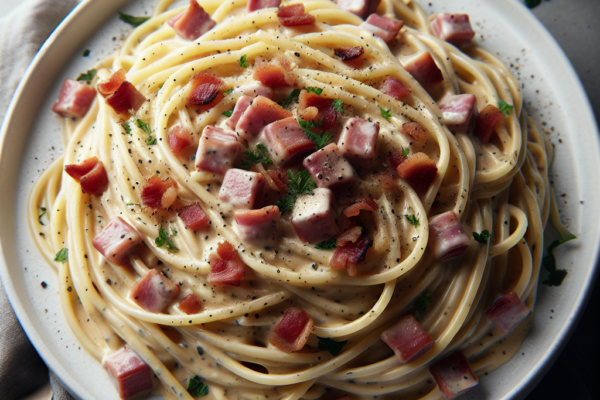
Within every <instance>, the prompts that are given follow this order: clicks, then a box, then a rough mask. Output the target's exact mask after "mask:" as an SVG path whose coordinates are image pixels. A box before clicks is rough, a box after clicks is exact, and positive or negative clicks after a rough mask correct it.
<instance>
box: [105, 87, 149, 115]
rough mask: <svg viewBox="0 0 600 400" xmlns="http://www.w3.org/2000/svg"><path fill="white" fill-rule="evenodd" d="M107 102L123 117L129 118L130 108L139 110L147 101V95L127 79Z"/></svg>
mask: <svg viewBox="0 0 600 400" xmlns="http://www.w3.org/2000/svg"><path fill="white" fill-rule="evenodd" d="M106 102H107V103H108V105H109V106H111V107H112V109H113V110H115V112H116V113H117V114H119V115H120V116H121V118H124V119H127V118H129V110H133V111H137V110H139V109H140V107H141V106H142V104H144V103H145V102H146V97H145V96H144V95H143V94H141V93H140V92H139V91H138V90H137V89H136V88H135V86H133V85H132V84H131V83H130V82H128V81H125V82H123V83H122V84H121V86H119V88H118V89H117V91H116V92H115V93H114V94H113V95H112V96H110V97H108V98H107V99H106Z"/></svg>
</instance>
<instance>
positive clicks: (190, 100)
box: [187, 0, 223, 111]
mask: <svg viewBox="0 0 600 400" xmlns="http://www.w3.org/2000/svg"><path fill="white" fill-rule="evenodd" d="M192 1H195V0H192ZM190 86H191V87H192V89H191V90H190V94H189V95H188V97H187V104H188V105H192V106H200V111H206V110H209V109H211V108H213V107H214V106H216V105H217V104H218V103H219V102H220V101H221V100H222V99H223V92H221V88H222V87H223V81H222V80H221V78H219V77H218V76H216V75H215V74H210V73H207V72H200V73H198V74H196V75H194V76H193V77H192V79H191V80H190Z"/></svg>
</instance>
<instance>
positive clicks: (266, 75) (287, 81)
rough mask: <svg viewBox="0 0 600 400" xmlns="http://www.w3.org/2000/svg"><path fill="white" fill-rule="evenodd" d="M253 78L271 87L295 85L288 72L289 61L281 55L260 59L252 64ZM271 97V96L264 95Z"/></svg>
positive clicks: (292, 77)
mask: <svg viewBox="0 0 600 400" xmlns="http://www.w3.org/2000/svg"><path fill="white" fill-rule="evenodd" d="M253 77H254V79H256V80H257V81H259V82H260V83H262V84H263V85H265V86H267V87H269V88H272V89H277V88H283V87H291V86H295V84H296V81H295V78H294V76H293V75H292V74H290V63H289V61H288V60H286V59H285V58H282V57H277V58H274V59H272V60H271V61H266V60H263V59H260V60H258V61H257V62H256V65H255V66H254V74H253ZM265 97H269V98H271V97H272V96H265Z"/></svg>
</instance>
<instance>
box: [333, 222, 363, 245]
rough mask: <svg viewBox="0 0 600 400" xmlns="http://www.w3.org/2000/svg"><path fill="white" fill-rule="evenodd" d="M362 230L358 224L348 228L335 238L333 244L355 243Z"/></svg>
mask: <svg viewBox="0 0 600 400" xmlns="http://www.w3.org/2000/svg"><path fill="white" fill-rule="evenodd" d="M362 230H363V229H362V228H361V227H360V226H355V227H354V228H350V229H348V230H347V231H345V232H344V233H342V234H341V235H340V236H338V237H337V238H336V240H335V244H336V245H337V247H343V246H345V245H346V244H347V243H355V242H356V241H357V240H358V239H359V238H360V236H361V235H362Z"/></svg>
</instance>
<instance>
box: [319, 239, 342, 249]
mask: <svg viewBox="0 0 600 400" xmlns="http://www.w3.org/2000/svg"><path fill="white" fill-rule="evenodd" d="M336 247H337V244H336V243H335V239H329V240H323V241H322V242H320V243H317V245H316V246H315V249H317V250H333V249H335V248H336Z"/></svg>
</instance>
